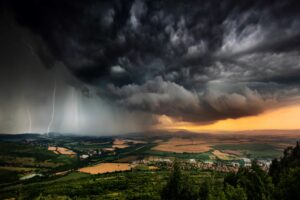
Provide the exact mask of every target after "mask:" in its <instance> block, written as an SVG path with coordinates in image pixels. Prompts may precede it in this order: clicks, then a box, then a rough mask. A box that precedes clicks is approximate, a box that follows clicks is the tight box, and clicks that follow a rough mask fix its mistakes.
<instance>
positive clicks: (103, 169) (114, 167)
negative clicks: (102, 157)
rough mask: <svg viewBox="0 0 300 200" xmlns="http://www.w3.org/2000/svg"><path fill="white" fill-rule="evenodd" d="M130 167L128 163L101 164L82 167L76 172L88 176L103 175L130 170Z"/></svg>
mask: <svg viewBox="0 0 300 200" xmlns="http://www.w3.org/2000/svg"><path fill="white" fill-rule="evenodd" d="M131 168H132V166H131V165H130V164H129V163H101V164H98V165H95V166H90V167H83V168H81V169H79V170H78V171H80V172H84V173H89V174H104V173H111V172H119V171H128V170H131Z"/></svg>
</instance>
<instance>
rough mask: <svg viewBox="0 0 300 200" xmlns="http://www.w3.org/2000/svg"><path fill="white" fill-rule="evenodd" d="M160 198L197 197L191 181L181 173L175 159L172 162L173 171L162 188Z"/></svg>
mask: <svg viewBox="0 0 300 200" xmlns="http://www.w3.org/2000/svg"><path fill="white" fill-rule="evenodd" d="M161 198H162V199H164V200H183V199H189V200H193V199H195V200H196V199H197V193H196V191H195V187H194V185H193V183H192V182H191V180H190V179H189V178H188V177H186V176H184V175H183V174H182V172H181V170H180V164H179V163H178V162H177V161H175V162H174V166H173V172H172V174H171V176H170V178H169V180H168V182H167V185H166V186H165V187H164V188H163V190H162V193H161Z"/></svg>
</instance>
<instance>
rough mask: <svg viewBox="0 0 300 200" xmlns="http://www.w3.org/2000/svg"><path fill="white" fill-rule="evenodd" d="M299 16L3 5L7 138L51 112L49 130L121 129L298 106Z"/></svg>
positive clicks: (154, 4)
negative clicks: (167, 119) (162, 118)
mask: <svg viewBox="0 0 300 200" xmlns="http://www.w3.org/2000/svg"><path fill="white" fill-rule="evenodd" d="M299 10H300V5H299V2H298V3H297V1H293V0H287V1H279V0H278V1H267V0H266V1H250V0H244V1H237V0H236V1H235V0H222V1H221V0H207V1H204V0H203V1H176V0H175V1H174V0H173V1H171V0H170V1H169V0H165V1H156V0H149V1H146V0H134V1H129V0H128V1H124V0H110V1H94V0H91V1H68V0H60V1H55V0H54V1H53V0H52V1H50V0H49V1H48V0H44V1H38V0H28V1H16V0H15V1H7V2H6V3H3V4H2V9H1V24H2V25H1V29H2V31H1V42H2V44H5V47H4V46H3V45H1V49H0V50H1V55H2V56H4V57H3V59H1V69H0V72H1V74H0V79H1V80H0V83H1V86H0V89H1V91H2V92H1V94H0V95H1V99H0V102H1V104H0V123H1V127H0V132H13V131H17V132H18V131H19V132H21V131H23V132H26V130H24V129H25V128H24V127H28V129H29V130H28V132H46V129H47V126H48V125H49V120H50V121H51V115H52V114H53V111H54V114H55V116H54V117H55V119H54V122H53V123H52V124H51V128H50V130H51V131H64V132H78V133H79V132H80V133H84V132H87V133H120V132H122V131H123V132H131V131H143V130H146V129H151V127H152V126H155V124H156V123H158V121H157V120H156V118H157V117H158V116H162V115H165V116H168V117H170V118H172V119H174V120H177V121H184V122H192V123H195V124H203V125H204V124H211V123H215V122H217V121H218V120H223V119H237V118H241V117H245V116H254V115H259V114H261V113H263V112H265V111H266V110H271V109H274V108H277V107H280V106H285V105H290V104H294V103H299V95H300V90H299V89H300V87H299V86H300V62H299V60H300V12H299ZM20 91H21V92H20ZM54 95H55V98H53V96H54ZM54 100H56V101H54ZM53 103H55V104H56V105H53ZM16 105H17V106H16ZM53 107H54V109H52V108H53ZM12 113H15V114H12ZM16 113H21V114H16ZM24 119H26V120H25V121H24ZM33 123H34V124H33ZM20 124H21V125H20ZM16 127H17V128H16ZM30 129H31V130H30Z"/></svg>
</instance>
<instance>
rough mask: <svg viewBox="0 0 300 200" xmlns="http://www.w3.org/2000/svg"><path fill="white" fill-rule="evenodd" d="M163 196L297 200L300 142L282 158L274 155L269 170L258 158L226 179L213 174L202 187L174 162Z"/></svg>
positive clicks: (299, 195) (201, 199)
mask: <svg viewBox="0 0 300 200" xmlns="http://www.w3.org/2000/svg"><path fill="white" fill-rule="evenodd" d="M161 198H162V199H163V200H273V199H274V200H294V199H295V200H296V199H300V146H299V142H297V144H296V146H295V147H288V148H287V149H285V150H284V153H283V157H282V158H281V159H279V160H278V159H274V160H273V161H272V164H271V166H270V170H269V172H268V173H267V172H265V171H263V170H262V169H261V168H260V166H259V165H257V163H256V162H255V161H253V162H252V166H251V167H250V168H240V169H239V171H238V172H237V173H230V174H228V175H227V176H226V177H225V178H224V180H220V179H216V178H214V176H213V175H212V176H211V177H209V178H205V179H204V180H203V181H202V183H201V185H200V187H199V186H196V184H195V183H194V182H193V181H192V179H190V178H189V177H188V176H186V175H184V173H183V172H182V171H181V170H180V164H179V163H178V162H175V164H174V167H173V172H172V174H171V175H170V177H169V180H168V183H167V185H166V186H165V187H164V188H163V190H162V192H161Z"/></svg>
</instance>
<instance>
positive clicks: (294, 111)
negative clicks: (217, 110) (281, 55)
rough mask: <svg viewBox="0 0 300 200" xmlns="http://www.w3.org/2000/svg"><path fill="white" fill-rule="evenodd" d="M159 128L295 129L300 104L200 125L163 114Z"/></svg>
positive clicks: (298, 127) (299, 127) (298, 117)
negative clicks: (176, 119) (175, 119)
mask: <svg viewBox="0 0 300 200" xmlns="http://www.w3.org/2000/svg"><path fill="white" fill-rule="evenodd" d="M158 120H159V122H160V124H159V125H157V126H156V128H157V129H163V130H187V131H246V130H271V129H273V130H295V129H300V104H297V105H290V106H286V107H281V108H277V109H274V110H270V111H267V112H264V113H262V114H260V115H257V116H250V117H242V118H239V119H225V120H220V121H217V122H215V123H213V124H208V125H199V124H195V123H190V122H182V121H180V122H178V121H174V120H173V119H172V118H170V117H167V116H165V115H162V116H160V117H159V118H158Z"/></svg>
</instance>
